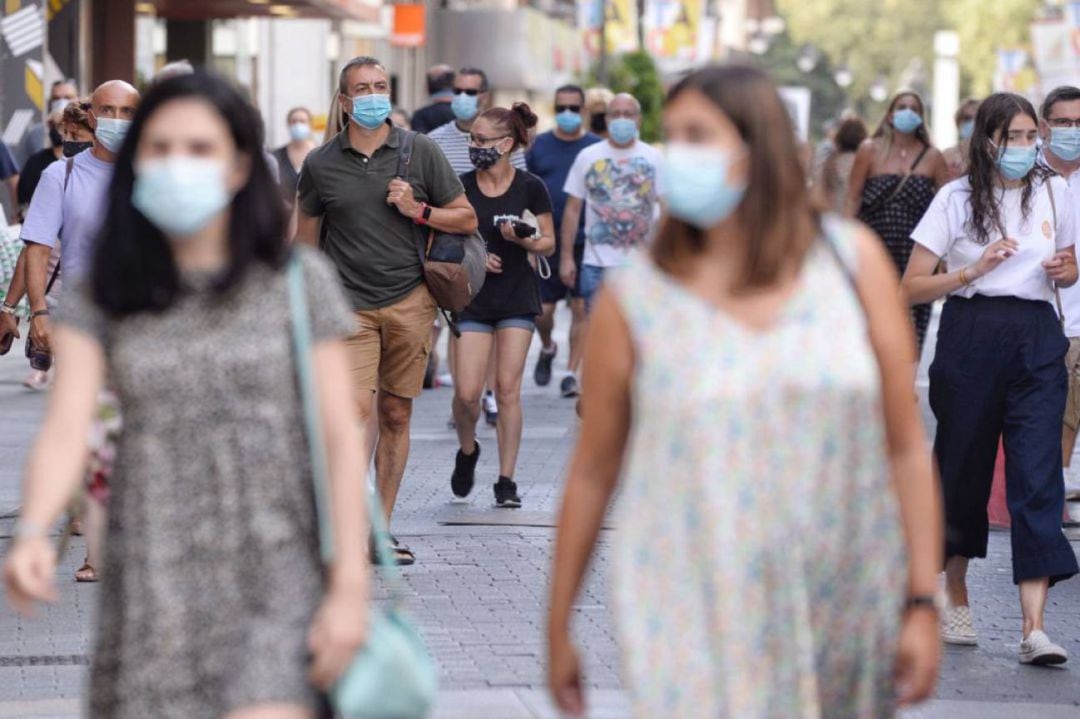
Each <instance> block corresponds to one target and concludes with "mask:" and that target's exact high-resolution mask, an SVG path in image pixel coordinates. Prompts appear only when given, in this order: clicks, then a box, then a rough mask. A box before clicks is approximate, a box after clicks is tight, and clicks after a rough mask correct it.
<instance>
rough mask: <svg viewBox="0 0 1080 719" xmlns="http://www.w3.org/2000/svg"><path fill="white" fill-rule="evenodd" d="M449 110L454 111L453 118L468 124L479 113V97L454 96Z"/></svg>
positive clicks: (463, 94) (462, 94)
mask: <svg viewBox="0 0 1080 719" xmlns="http://www.w3.org/2000/svg"><path fill="white" fill-rule="evenodd" d="M450 109H451V110H453V111H454V117H456V118H457V119H459V120H461V121H462V122H469V121H470V120H472V119H473V118H474V117H476V116H477V115H478V114H479V113H480V96H479V95H466V94H465V93H461V94H460V95H454V99H453V100H451V101H450Z"/></svg>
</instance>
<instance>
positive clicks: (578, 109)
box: [555, 105, 581, 115]
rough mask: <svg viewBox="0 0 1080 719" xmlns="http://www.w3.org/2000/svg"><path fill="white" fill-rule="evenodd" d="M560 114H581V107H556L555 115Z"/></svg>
mask: <svg viewBox="0 0 1080 719" xmlns="http://www.w3.org/2000/svg"><path fill="white" fill-rule="evenodd" d="M560 112H581V105H556V106H555V114H556V115H557V114H559V113H560Z"/></svg>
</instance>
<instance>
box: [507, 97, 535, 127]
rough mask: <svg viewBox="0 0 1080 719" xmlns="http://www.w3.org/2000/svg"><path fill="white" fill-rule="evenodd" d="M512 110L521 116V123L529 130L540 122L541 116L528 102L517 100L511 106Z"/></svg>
mask: <svg viewBox="0 0 1080 719" xmlns="http://www.w3.org/2000/svg"><path fill="white" fill-rule="evenodd" d="M510 111H511V112H513V113H514V114H515V115H517V116H518V117H519V118H521V124H523V125H524V126H525V128H526V129H528V130H531V129H532V128H534V127H536V125H537V123H538V122H540V118H538V117H537V116H536V113H535V112H533V111H532V108H531V107H529V105H528V103H525V102H515V103H514V105H513V106H512V107H511V108H510Z"/></svg>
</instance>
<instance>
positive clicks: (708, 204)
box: [664, 142, 746, 230]
mask: <svg viewBox="0 0 1080 719" xmlns="http://www.w3.org/2000/svg"><path fill="white" fill-rule="evenodd" d="M740 157H741V155H739V154H737V153H732V152H730V151H728V150H722V149H720V148H716V147H703V146H701V145H690V144H685V143H679V142H673V143H670V144H669V145H668V146H667V150H666V151H665V153H664V182H665V185H666V196H665V199H666V200H667V206H668V212H670V213H671V215H672V216H673V217H677V218H678V219H680V220H682V221H684V222H687V223H689V224H691V225H693V226H694V227H697V228H699V229H702V230H705V229H708V228H710V227H715V226H716V225H717V224H719V223H720V222H721V221H722V220H724V219H725V218H727V217H728V216H729V215H731V213H732V212H734V211H735V208H736V207H738V206H739V202H741V201H742V198H743V194H744V193H745V192H746V185H745V184H744V183H734V184H733V183H732V182H731V179H730V174H731V166H732V164H734V163H735V162H736V161H737V160H738V159H739V158H740Z"/></svg>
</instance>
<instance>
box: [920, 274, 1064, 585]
mask: <svg viewBox="0 0 1080 719" xmlns="http://www.w3.org/2000/svg"><path fill="white" fill-rule="evenodd" d="M1068 346H1069V343H1068V340H1066V339H1065V336H1064V334H1063V333H1062V330H1061V325H1060V323H1059V321H1058V319H1057V315H1056V314H1055V313H1054V310H1053V308H1052V307H1051V306H1050V304H1049V303H1047V302H1036V301H1032V300H1023V299H1019V298H1016V297H983V296H981V295H976V296H975V297H973V298H971V299H963V298H958V297H953V298H950V299H949V300H948V301H947V302H946V303H945V309H944V310H943V312H942V315H941V324H940V327H939V329H938V339H937V350H936V354H935V357H934V362H933V364H932V365H931V367H930V407H931V409H933V411H934V416H935V417H936V418H937V422H938V425H937V435H936V437H935V439H934V452H935V454H936V455H937V461H938V466H939V468H940V471H941V484H942V491H943V495H944V501H945V556H946V557H952V556H961V557H985V556H986V544H987V534H988V532H989V522H988V519H987V515H986V505H987V502H988V500H989V498H990V485H991V483H992V481H993V476H994V462H995V460H996V457H997V449H998V438H999V437H1002V436H1003V437H1004V442H1005V458H1006V466H1005V475H1006V495H1007V498H1008V505H1009V514H1010V516H1011V518H1012V562H1013V581H1014V582H1016V583H1020V582H1021V581H1024V580H1026V579H1037V578H1041V577H1049V578H1050V581H1051V583H1054V582H1056V581H1058V580H1061V579H1065V578H1067V577H1069V576H1072V575H1073V574H1076V573H1077V571H1078V567H1077V561H1076V555H1075V554H1074V553H1073V550H1072V547H1071V546H1070V545H1069V542H1068V540H1067V539H1066V538H1065V535H1064V534H1063V533H1062V530H1061V517H1062V513H1063V510H1064V504H1065V489H1064V484H1063V482H1062V462H1061V425H1062V417H1063V415H1064V412H1065V398H1066V394H1067V391H1068V390H1067V377H1066V371H1065V353H1066V351H1067V350H1068Z"/></svg>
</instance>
